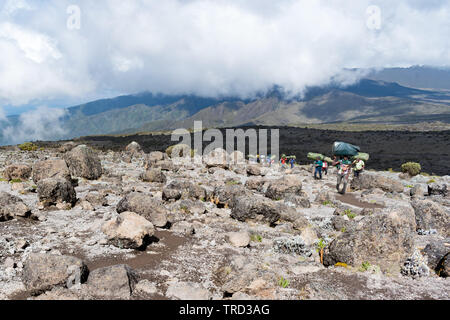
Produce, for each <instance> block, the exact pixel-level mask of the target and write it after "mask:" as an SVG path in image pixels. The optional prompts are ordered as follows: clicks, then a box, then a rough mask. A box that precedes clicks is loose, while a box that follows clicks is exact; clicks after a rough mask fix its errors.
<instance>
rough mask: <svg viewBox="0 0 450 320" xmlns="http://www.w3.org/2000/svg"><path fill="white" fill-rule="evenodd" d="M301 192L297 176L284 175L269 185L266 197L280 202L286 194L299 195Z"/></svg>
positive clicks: (300, 182)
mask: <svg viewBox="0 0 450 320" xmlns="http://www.w3.org/2000/svg"><path fill="white" fill-rule="evenodd" d="M301 191H302V181H301V179H300V177H299V176H297V175H286V176H284V177H283V178H281V179H279V180H276V181H273V182H271V183H270V184H269V187H268V188H267V191H266V197H268V198H270V199H272V200H281V199H283V198H284V197H286V196H287V195H288V194H292V195H299V194H300V193H301Z"/></svg>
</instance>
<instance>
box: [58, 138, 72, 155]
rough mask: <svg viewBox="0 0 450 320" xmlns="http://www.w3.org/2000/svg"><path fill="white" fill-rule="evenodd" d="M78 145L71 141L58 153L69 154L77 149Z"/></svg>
mask: <svg viewBox="0 0 450 320" xmlns="http://www.w3.org/2000/svg"><path fill="white" fill-rule="evenodd" d="M76 146H77V145H76V144H75V142H72V141H69V142H66V143H64V144H63V145H62V146H61V147H59V148H58V151H59V152H60V153H66V152H69V151H70V150H72V149H73V148H75V147H76Z"/></svg>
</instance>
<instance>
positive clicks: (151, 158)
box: [144, 151, 169, 170]
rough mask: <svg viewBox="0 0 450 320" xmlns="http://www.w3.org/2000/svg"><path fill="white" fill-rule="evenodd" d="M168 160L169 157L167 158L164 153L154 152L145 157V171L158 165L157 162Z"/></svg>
mask: <svg viewBox="0 0 450 320" xmlns="http://www.w3.org/2000/svg"><path fill="white" fill-rule="evenodd" d="M168 159H169V157H168V156H167V154H166V153H162V152H160V151H154V152H151V153H150V154H149V155H147V156H146V158H145V161H144V167H145V169H146V170H148V169H150V168H151V167H153V166H154V165H155V164H156V163H158V162H159V161H164V160H168Z"/></svg>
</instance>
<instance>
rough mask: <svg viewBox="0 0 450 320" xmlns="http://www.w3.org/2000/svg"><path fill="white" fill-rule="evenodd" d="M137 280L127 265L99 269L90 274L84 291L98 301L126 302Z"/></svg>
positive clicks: (135, 274) (134, 273) (136, 276)
mask: <svg viewBox="0 0 450 320" xmlns="http://www.w3.org/2000/svg"><path fill="white" fill-rule="evenodd" d="M138 279H139V277H138V275H137V273H136V272H135V271H134V270H132V269H131V268H130V267H129V266H127V265H116V266H112V267H106V268H101V269H97V270H94V271H92V272H91V273H90V275H89V278H88V281H87V283H86V291H87V292H88V294H89V295H90V296H92V297H94V298H96V299H100V300H128V299H130V298H131V295H132V293H133V291H134V289H135V287H136V284H137V283H138Z"/></svg>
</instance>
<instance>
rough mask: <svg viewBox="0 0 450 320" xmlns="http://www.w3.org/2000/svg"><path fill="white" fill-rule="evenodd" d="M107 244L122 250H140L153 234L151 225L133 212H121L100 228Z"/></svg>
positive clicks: (153, 230)
mask: <svg viewBox="0 0 450 320" xmlns="http://www.w3.org/2000/svg"><path fill="white" fill-rule="evenodd" d="M102 232H103V233H104V234H106V235H107V237H108V241H109V243H111V244H113V245H114V246H116V247H119V248H123V249H142V248H144V247H145V246H146V245H147V244H148V243H149V242H150V238H151V237H152V236H153V235H154V233H155V228H154V227H153V224H151V222H150V221H148V220H147V219H145V218H143V217H141V216H139V215H138V214H136V213H134V212H123V213H121V214H120V216H119V217H116V218H113V219H112V220H110V221H108V222H106V223H105V224H104V225H103V226H102Z"/></svg>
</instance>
